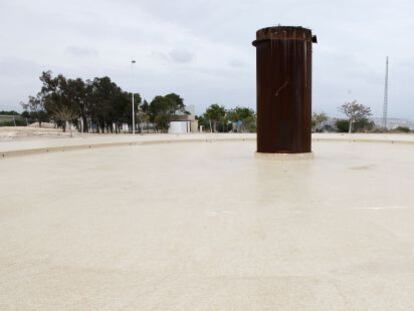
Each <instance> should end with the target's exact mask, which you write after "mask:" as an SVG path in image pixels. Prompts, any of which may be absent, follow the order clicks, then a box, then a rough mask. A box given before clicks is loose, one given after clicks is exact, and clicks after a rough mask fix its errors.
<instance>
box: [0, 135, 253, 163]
mask: <svg viewBox="0 0 414 311" xmlns="http://www.w3.org/2000/svg"><path fill="white" fill-rule="evenodd" d="M255 140H256V138H253V137H230V138H229V137H214V138H212V137H208V138H207V137H206V138H190V139H177V138H171V139H153V140H144V141H126V142H125V141H123V142H107V143H90V144H80V145H67V146H53V147H42V148H30V149H20V150H9V151H0V159H6V158H12V157H21V156H26V155H36V154H45V153H56V152H64V151H75V150H84V149H98V148H107V147H122V146H137V145H156V144H169V143H194V142H205V143H212V142H231V141H234V142H239V141H255Z"/></svg>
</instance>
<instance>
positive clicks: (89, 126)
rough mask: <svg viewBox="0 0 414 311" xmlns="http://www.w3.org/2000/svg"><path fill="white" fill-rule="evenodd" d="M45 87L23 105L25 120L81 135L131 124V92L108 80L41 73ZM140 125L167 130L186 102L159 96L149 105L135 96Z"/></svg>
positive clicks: (170, 95) (113, 129) (171, 97)
mask: <svg viewBox="0 0 414 311" xmlns="http://www.w3.org/2000/svg"><path fill="white" fill-rule="evenodd" d="M40 81H41V82H42V87H41V89H40V91H39V92H38V93H37V94H36V95H35V96H29V99H28V101H27V102H25V103H21V105H22V107H23V109H24V112H23V113H22V116H23V117H27V118H29V119H30V120H31V121H35V122H38V123H39V126H41V123H42V122H47V121H53V122H55V123H56V124H57V125H58V126H61V127H62V128H63V129H64V130H65V128H66V127H67V125H68V124H74V125H75V126H76V127H77V128H78V130H79V131H82V132H97V133H105V132H115V133H118V132H119V131H120V130H121V128H122V125H123V124H129V125H131V123H132V122H131V119H132V102H131V99H132V93H131V92H126V91H124V90H122V89H121V87H119V86H118V85H117V84H116V83H115V82H113V81H112V80H111V79H110V78H109V77H101V78H99V77H96V78H94V79H91V80H86V81H84V80H83V79H81V78H76V79H68V78H66V77H65V76H63V75H62V74H59V75H57V76H53V74H52V72H51V71H46V72H42V75H41V76H40ZM134 102H135V103H134V105H135V107H134V109H135V112H136V117H137V124H138V126H139V124H142V123H151V125H152V126H153V127H154V129H155V130H157V131H161V132H162V131H166V130H167V129H168V123H169V119H170V118H171V116H172V115H174V114H176V113H188V112H187V111H186V109H185V105H184V101H183V99H182V98H181V97H180V96H179V95H177V94H175V93H171V94H167V95H165V96H156V97H155V98H154V99H153V100H152V101H151V102H150V103H148V102H147V101H143V100H142V99H141V96H140V94H138V93H136V94H134Z"/></svg>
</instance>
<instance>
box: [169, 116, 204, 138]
mask: <svg viewBox="0 0 414 311" xmlns="http://www.w3.org/2000/svg"><path fill="white" fill-rule="evenodd" d="M197 128H198V121H197V120H196V119H195V117H194V116H193V115H187V114H185V115H175V116H172V117H171V120H170V127H169V128H168V133H169V134H186V133H191V132H197Z"/></svg>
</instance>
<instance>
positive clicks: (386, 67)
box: [382, 56, 388, 129]
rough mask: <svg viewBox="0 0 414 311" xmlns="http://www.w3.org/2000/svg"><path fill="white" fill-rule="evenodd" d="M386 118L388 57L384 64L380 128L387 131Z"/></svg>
mask: <svg viewBox="0 0 414 311" xmlns="http://www.w3.org/2000/svg"><path fill="white" fill-rule="evenodd" d="M387 118H388V56H387V60H386V62H385V86H384V107H383V111H382V126H383V127H384V129H387Z"/></svg>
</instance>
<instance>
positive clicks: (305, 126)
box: [253, 26, 316, 153]
mask: <svg viewBox="0 0 414 311" xmlns="http://www.w3.org/2000/svg"><path fill="white" fill-rule="evenodd" d="M313 42H316V37H315V36H312V32H311V30H309V29H306V28H302V27H285V26H277V27H268V28H263V29H260V30H258V31H257V33H256V40H255V41H253V45H254V46H255V47H256V75H257V152H261V153H306V152H311V127H312V125H311V119H312V43H313Z"/></svg>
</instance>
